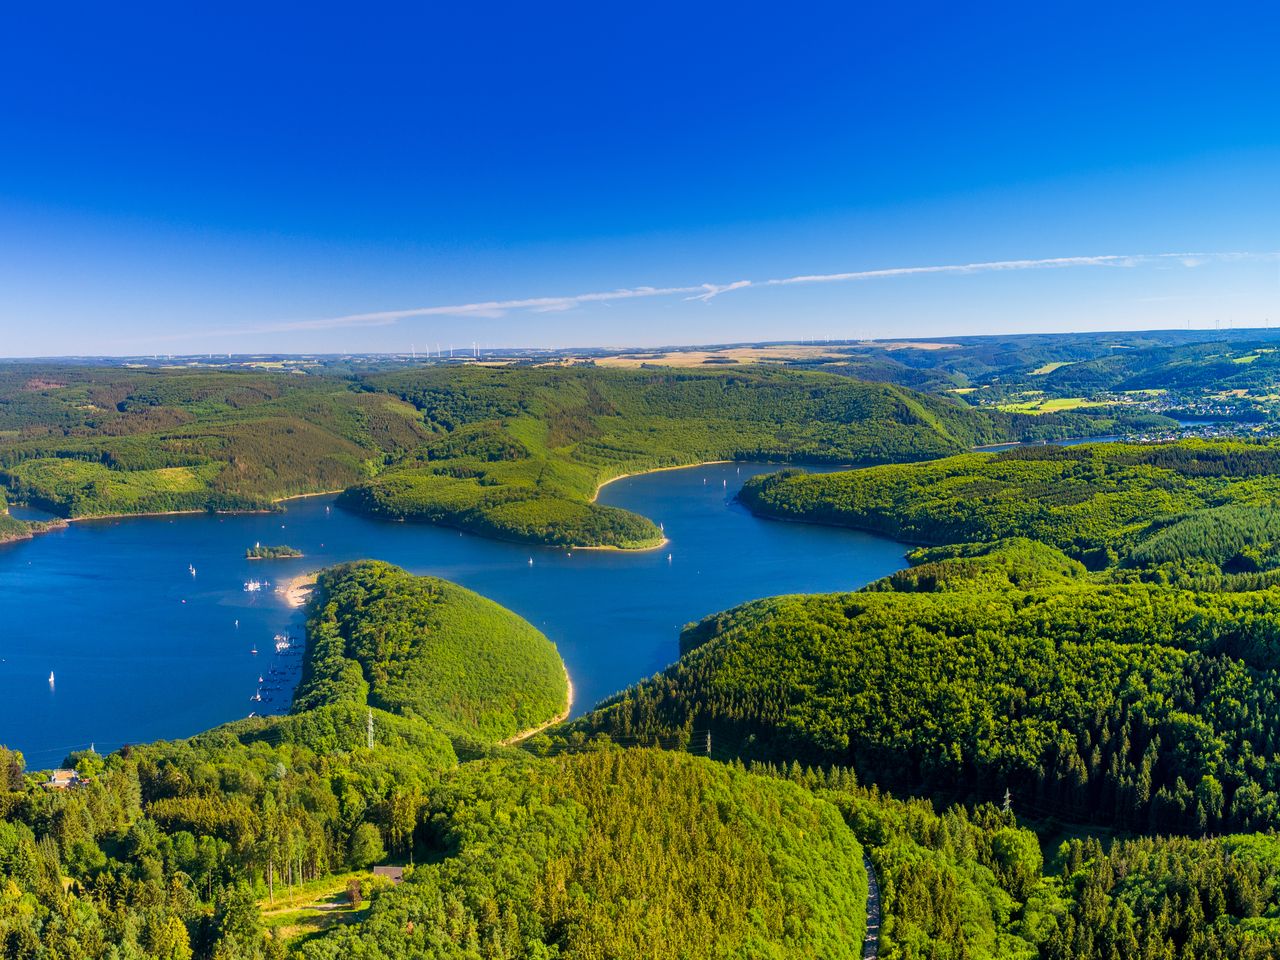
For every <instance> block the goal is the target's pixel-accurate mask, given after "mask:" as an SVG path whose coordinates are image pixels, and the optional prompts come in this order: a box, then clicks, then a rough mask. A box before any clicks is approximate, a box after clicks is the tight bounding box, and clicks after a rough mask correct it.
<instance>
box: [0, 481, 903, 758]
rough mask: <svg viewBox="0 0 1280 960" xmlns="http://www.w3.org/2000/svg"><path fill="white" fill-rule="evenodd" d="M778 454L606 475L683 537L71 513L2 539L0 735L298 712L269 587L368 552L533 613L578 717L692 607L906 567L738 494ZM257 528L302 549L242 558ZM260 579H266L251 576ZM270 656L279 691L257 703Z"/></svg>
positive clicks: (38, 743) (304, 504)
mask: <svg viewBox="0 0 1280 960" xmlns="http://www.w3.org/2000/svg"><path fill="white" fill-rule="evenodd" d="M777 469H779V468H778V466H777V465H776V464H773V465H766V464H732V463H729V464H709V465H705V466H700V467H690V468H687V469H681V470H667V471H660V472H656V473H649V474H643V475H640V476H635V477H628V478H624V479H621V480H618V481H615V482H614V483H611V484H608V485H606V486H605V487H604V488H603V489H602V490H601V492H600V502H601V503H604V504H609V505H611V506H618V507H625V508H627V509H629V510H633V511H635V512H637V513H640V514H643V515H645V516H647V517H650V518H651V519H653V520H654V521H655V522H659V523H661V524H662V525H663V527H664V530H665V532H666V535H667V537H668V538H669V540H670V542H669V543H668V544H667V545H666V546H664V547H662V548H661V549H660V550H653V551H647V552H621V551H611V550H574V551H567V550H565V549H563V548H547V547H531V546H528V545H525V544H515V543H505V542H501V541H496V540H488V539H484V538H481V537H475V536H471V535H469V534H460V533H459V532H458V531H456V530H448V529H444V528H441V527H433V526H428V525H425V524H410V523H395V522H389V521H382V520H373V519H369V518H367V517H362V516H359V515H356V514H352V513H349V512H347V511H345V510H341V509H339V508H338V507H336V506H334V502H333V501H334V498H333V497H311V498H305V499H298V500H292V501H289V502H288V503H287V504H286V506H287V510H286V511H285V512H283V513H273V514H241V515H209V514H190V515H181V516H163V517H134V518H126V519H118V520H96V521H84V522H77V523H73V524H71V525H70V526H69V527H67V528H66V529H62V530H55V531H53V532H51V533H48V534H44V535H41V536H39V537H36V538H35V539H34V540H29V541H23V542H20V543H15V544H10V545H8V546H3V547H0V622H2V623H4V624H5V629H4V631H3V632H0V691H3V696H0V744H4V745H7V746H9V747H11V748H14V749H18V750H21V751H23V753H24V754H25V755H26V758H27V765H28V767H30V768H32V769H36V768H44V767H49V766H53V765H56V764H57V763H59V762H60V761H61V760H62V758H63V757H64V756H65V755H66V754H67V753H68V752H70V751H72V750H78V749H84V748H87V747H88V746H89V745H90V744H91V743H92V744H94V745H95V746H96V747H97V749H98V750H99V751H100V752H105V751H107V750H113V749H116V748H118V747H119V746H121V745H122V744H125V743H138V742H143V741H147V740H155V739H162V738H175V737H184V736H190V735H192V734H195V733H198V732H200V731H201V730H205V729H208V728H209V727H213V726H216V725H217V724H219V723H224V722H226V721H229V720H236V719H239V718H241V717H245V716H247V715H248V714H249V713H250V712H251V711H257V712H258V713H281V712H286V711H287V710H288V708H289V691H290V689H291V687H292V684H293V683H294V682H295V680H296V671H297V668H298V665H299V664H300V661H301V658H300V657H298V656H289V655H287V654H285V655H281V656H277V655H276V651H275V644H274V642H273V638H274V637H275V636H276V635H277V634H289V635H291V636H292V638H293V642H294V643H295V645H297V646H300V645H301V643H302V635H303V629H302V613H301V611H300V610H297V609H293V608H290V607H289V606H287V605H286V604H285V602H284V600H283V598H282V597H281V596H280V595H279V594H278V593H277V592H276V590H275V587H276V586H277V585H278V584H281V583H284V582H285V581H287V580H289V579H290V578H292V577H294V576H297V575H299V574H302V573H306V572H309V571H311V570H317V569H319V568H321V567H325V566H328V565H330V564H333V563H337V562H340V561H343V560H356V559H364V558H369V559H377V560H386V561H388V562H390V563H395V564H398V565H400V566H402V567H404V568H406V569H407V570H410V571H412V572H414V573H418V574H430V575H432V576H437V577H443V578H445V579H447V580H452V581H454V582H455V583H459V584H461V585H463V586H465V587H468V588H470V589H472V590H475V591H477V592H478V593H481V594H484V595H485V596H487V597H490V598H491V599H493V600H495V601H497V602H498V603H500V604H502V605H503V606H506V607H509V608H510V609H512V610H514V611H515V612H516V613H518V614H520V615H521V616H523V617H524V618H526V619H527V620H529V621H530V622H531V623H533V624H534V625H535V626H537V627H538V628H539V629H540V630H542V632H543V633H545V634H546V635H547V636H548V637H549V638H550V639H551V640H552V641H553V642H554V643H555V644H556V646H557V647H558V648H559V650H560V654H561V656H562V657H563V658H564V661H565V663H566V665H567V666H568V668H569V673H570V676H571V677H572V678H573V684H574V693H575V699H574V708H573V709H574V714H575V715H577V714H581V713H583V712H584V711H586V710H588V709H590V708H591V706H592V705H594V704H595V703H596V702H597V701H599V700H600V699H602V698H603V697H606V696H608V695H610V694H612V693H614V692H616V691H618V690H621V689H622V688H624V687H626V686H629V685H630V684H632V683H634V682H635V681H637V680H639V679H641V678H643V677H646V676H649V675H650V674H652V673H655V672H657V671H658V670H661V669H662V668H663V667H665V666H667V665H668V664H670V663H671V662H673V661H674V660H675V659H676V658H677V657H678V655H679V646H678V638H679V632H680V629H681V627H682V626H683V625H684V624H686V623H688V622H690V621H693V620H697V619H700V618H701V617H704V616H706V615H708V614H711V613H715V612H717V611H720V610H724V609H726V608H727V607H731V606H734V605H735V604H738V603H742V602H744V601H746V600H752V599H756V598H758V597H766V596H773V595H775V594H783V593H812V592H826V591H835V590H853V589H856V588H858V587H861V586H863V585H864V584H867V583H870V582H871V581H873V580H876V579H879V578H880V577H883V576H886V575H887V574H889V573H892V572H893V571H895V570H898V569H901V568H902V567H903V566H905V560H904V559H903V554H904V551H905V549H906V548H905V547H904V546H903V545H901V544H898V543H895V542H893V541H890V540H885V539H883V538H880V537H875V536H872V535H870V534H865V533H860V532H857V531H852V530H841V529H836V528H826V527H819V526H812V525H808V524H795V523H779V522H775V521H768V520H760V519H757V518H755V517H753V516H752V515H751V514H750V513H748V512H747V511H746V510H745V509H744V508H743V507H741V506H740V505H738V504H737V503H736V502H734V500H733V497H734V496H735V494H736V493H737V491H738V489H739V487H740V486H741V485H742V482H743V481H744V480H746V479H747V478H748V477H750V476H753V475H755V474H758V473H764V472H768V471H772V470H777ZM17 512H18V511H16V510H15V513H17ZM255 543H262V544H264V545H267V544H288V545H289V546H293V547H296V548H298V549H300V550H301V551H302V552H303V553H304V554H305V556H304V557H303V558H302V559H293V560H263V561H253V560H247V559H246V558H245V555H244V554H245V550H246V549H247V548H249V547H252V546H253V545H254V544H255ZM530 560H532V561H533V562H532V563H530ZM193 568H194V573H193V572H192V569H193ZM253 580H258V581H267V585H266V586H264V587H263V589H260V590H253V591H247V590H246V589H245V584H246V583H247V582H249V581H253ZM254 650H256V651H257V653H256V654H255V653H254V652H253V651H254ZM273 668H274V669H275V670H277V671H279V673H278V674H277V676H279V677H281V678H282V679H281V681H280V683H279V684H278V685H279V687H280V689H278V690H276V691H275V692H273V693H270V694H264V696H265V695H270V696H271V697H272V699H271V700H270V701H262V702H251V700H250V697H252V696H253V695H254V694H255V692H256V691H257V690H258V689H259V688H260V686H262V685H260V684H259V683H258V678H259V677H264V678H267V683H266V685H267V686H272V685H273V684H272V682H271V679H270V678H271V676H272V674H271V671H272V669H273ZM51 673H52V675H53V681H52V682H50V674H51Z"/></svg>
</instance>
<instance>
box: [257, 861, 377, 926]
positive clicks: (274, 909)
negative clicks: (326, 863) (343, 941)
mask: <svg viewBox="0 0 1280 960" xmlns="http://www.w3.org/2000/svg"><path fill="white" fill-rule="evenodd" d="M371 877H372V874H370V873H368V872H367V871H356V872H353V873H343V874H338V875H335V876H332V877H324V878H323V879H320V880H313V881H312V882H310V883H305V884H302V885H301V886H297V887H291V888H286V889H285V890H283V891H282V892H279V893H277V895H276V897H275V899H274V900H272V899H270V898H263V899H262V900H260V901H258V906H259V908H260V909H261V910H262V920H263V923H264V924H265V925H266V927H267V929H269V930H274V931H276V932H278V933H279V934H280V936H282V937H284V938H285V939H286V940H293V939H296V938H298V937H303V936H313V935H315V934H317V933H321V932H323V931H325V930H328V929H329V928H330V927H335V926H338V925H340V924H347V923H358V922H359V921H361V920H363V919H364V917H365V915H366V914H367V913H368V912H369V902H370V901H368V900H365V901H363V902H362V903H361V905H360V906H359V907H354V908H353V907H352V906H351V904H350V903H349V902H348V900H347V884H348V883H349V882H350V881H352V880H361V881H365V882H366V883H367V881H369V880H370V878H371Z"/></svg>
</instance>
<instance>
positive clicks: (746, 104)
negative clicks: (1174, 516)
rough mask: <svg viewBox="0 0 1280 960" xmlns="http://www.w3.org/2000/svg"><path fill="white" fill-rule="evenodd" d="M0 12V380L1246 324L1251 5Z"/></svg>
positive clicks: (1256, 57) (1274, 302)
mask: <svg viewBox="0 0 1280 960" xmlns="http://www.w3.org/2000/svg"><path fill="white" fill-rule="evenodd" d="M30 6H31V7H32V9H29V10H24V11H22V12H17V11H14V10H8V11H6V12H5V13H3V14H0V355H9V356H18V355H50V354H68V353H82V354H97V353H110V354H134V353H153V352H165V353H186V352H204V351H221V352H226V351H235V352H256V351H297V352H303V351H348V350H395V351H398V350H407V349H409V347H410V344H413V345H415V346H416V347H417V348H418V349H419V350H421V349H424V348H434V346H435V345H436V344H437V343H438V344H442V345H444V346H446V347H447V346H448V345H449V344H450V343H453V344H457V345H462V344H470V343H471V342H472V341H478V342H480V343H482V344H492V345H530V346H564V345H591V344H602V345H632V344H636V345H643V344H659V343H691V342H718V341H740V340H756V339H791V338H798V337H834V338H846V337H850V338H851V337H858V336H948V335H956V334H962V333H996V332H1008V331H1021V330H1090V329H1117V328H1139V327H1185V326H1188V325H1191V326H1201V327H1212V326H1215V325H1217V324H1221V325H1222V326H1223V327H1226V326H1228V325H1235V326H1246V325H1262V324H1263V323H1265V322H1268V321H1280V261H1278V260H1277V257H1276V252H1277V251H1280V236H1278V235H1277V234H1278V232H1280V218H1278V217H1277V212H1278V211H1280V176H1278V175H1277V174H1280V110H1277V107H1276V104H1277V103H1280V71H1278V70H1276V69H1275V50H1274V46H1275V38H1276V36H1277V35H1278V30H1277V28H1278V27H1280V13H1277V12H1274V8H1273V7H1271V5H1266V4H1257V3H1238V4H1237V3H1226V4H1216V5H1212V6H1210V5H1199V4H1198V5H1194V6H1193V5H1190V4H1168V3H1166V4H1161V5H1155V4H1151V5H1142V4H1138V5H1114V4H1112V5H1103V4H1096V5H1095V4H1075V5H1071V6H1069V7H1067V6H1062V5H1048V4H1042V5H1034V4H1016V5H1015V4H1009V5H1001V4H982V5H942V4H911V3H901V4H892V5H890V4H883V5H870V4H863V5H849V4H846V5H840V6H836V5H830V6H808V7H797V8H792V7H783V6H781V5H776V4H774V5H768V6H766V5H759V6H753V5H742V4H736V5H733V6H727V5H726V6H723V7H716V6H712V5H701V6H698V8H697V9H693V7H694V6H695V5H690V4H683V5H670V6H667V5H662V4H644V5H639V4H637V5H633V6H628V7H620V6H618V5H609V4H593V5H581V6H567V5H563V6H556V5H532V4H520V5H515V4H512V5H509V6H508V5H498V4H490V5H479V4H466V5H464V4H452V5H448V7H451V8H463V7H466V8H468V9H467V10H462V9H446V5H443V4H440V5H426V4H417V5H412V6H404V7H400V8H397V7H393V6H388V5H382V6H379V7H378V8H377V9H373V8H372V7H370V9H367V10H366V9H364V8H357V7H356V6H351V5H343V6H329V7H326V6H325V5H322V4H320V5H317V4H310V5H306V6H302V5H299V6H296V7H293V8H287V7H285V6H284V5H280V6H278V7H277V8H276V9H275V11H274V12H265V11H264V10H263V9H261V7H265V6H266V5H244V6H237V5H234V4H219V5H204V6H203V7H202V8H201V9H194V7H195V5H178V4H169V5H155V6H153V7H150V8H145V7H143V6H141V5H138V6H131V7H130V9H129V10H125V8H124V7H119V6H116V7H103V6H101V5H98V6H96V7H89V6H85V7H84V8H83V9H78V10H77V9H75V5H56V6H55V5H30ZM40 6H43V7H45V8H47V9H46V10H39V9H35V8H36V7H40ZM182 6H185V7H191V8H192V9H187V10H178V9H177V8H179V7H182ZM979 11H980V12H979ZM1169 254H1176V255H1178V256H1166V255H1169ZM1184 254H1195V255H1196V256H1182V255H1184ZM1097 258H1106V259H1097ZM1046 260H1052V261H1061V262H1060V263H1059V264H1058V265H1047V264H1043V263H1039V261H1046ZM990 263H999V264H1003V265H1004V266H1003V267H1002V268H1001V269H993V268H986V267H980V268H973V269H967V270H953V269H948V270H940V271H933V272H910V271H906V272H903V268H915V267H939V266H940V267H958V266H962V265H973V264H990ZM879 271H890V272H889V273H888V274H877V275H873V276H864V275H865V274H867V273H870V272H879ZM844 274H855V275H857V276H854V277H851V278H845V279H840V280H826V281H823V282H805V283H773V284H770V283H768V281H770V280H775V281H776V280H785V279H789V278H795V277H812V276H824V277H826V276H830V275H844ZM742 281H750V285H749V286H742V287H739V288H738V289H733V290H728V291H724V292H719V293H717V294H716V295H714V296H710V297H707V296H703V294H705V293H709V292H714V291H715V290H717V289H718V288H719V287H720V286H727V285H730V284H734V283H740V282H742ZM706 284H710V285H712V287H711V288H707V287H704V285H706ZM643 288H654V289H655V290H658V291H669V292H665V293H649V292H645V291H644V290H643ZM618 291H627V292H628V293H627V294H626V295H623V296H611V297H597V298H588V299H582V298H583V296H584V295H593V294H609V293H613V292H618Z"/></svg>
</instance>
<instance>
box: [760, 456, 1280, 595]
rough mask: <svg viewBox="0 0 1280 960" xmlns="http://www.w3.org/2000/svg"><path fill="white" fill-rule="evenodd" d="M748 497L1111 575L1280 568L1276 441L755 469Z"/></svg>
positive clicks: (1243, 573)
mask: <svg viewBox="0 0 1280 960" xmlns="http://www.w3.org/2000/svg"><path fill="white" fill-rule="evenodd" d="M740 499H741V500H742V502H743V503H744V504H746V505H747V506H748V507H749V508H750V509H751V510H753V511H754V512H756V513H758V514H760V515H762V516H767V517H775V518H779V519H790V520H805V521H810V522H816V523H828V524H837V525H843V526H851V527H857V528H859V529H863V530H869V531H871V532H874V533H880V534H884V535H886V536H890V537H893V538H895V539H899V540H906V541H908V542H914V543H922V544H954V543H967V542H992V541H996V540H1001V539H1004V538H1008V537H1027V538H1030V539H1033V540H1037V541H1039V542H1041V543H1045V544H1049V545H1051V546H1054V547H1057V548H1059V549H1060V550H1062V551H1063V552H1064V553H1066V554H1067V555H1068V556H1070V557H1072V558H1073V559H1076V560H1079V561H1081V562H1082V563H1084V564H1085V565H1086V566H1087V567H1089V568H1090V569H1093V570H1103V569H1106V570H1111V571H1112V572H1113V574H1114V575H1115V576H1116V577H1119V578H1123V577H1124V576H1126V575H1127V576H1136V575H1137V573H1136V571H1142V575H1143V576H1144V577H1146V578H1148V579H1154V578H1158V579H1161V580H1162V581H1164V582H1179V583H1196V582H1198V581H1199V580H1203V579H1205V578H1208V577H1216V578H1217V582H1216V583H1215V585H1216V586H1219V587H1221V586H1222V585H1223V584H1225V583H1229V582H1231V579H1232V577H1233V576H1234V577H1235V581H1236V582H1237V583H1238V584H1240V585H1243V586H1247V587H1257V586H1258V585H1260V584H1261V583H1263V582H1270V579H1271V578H1269V577H1267V576H1266V574H1267V573H1268V572H1270V571H1271V570H1273V569H1274V568H1275V566H1276V565H1277V561H1276V556H1277V554H1276V551H1275V550H1273V549H1272V544H1273V543H1275V542H1276V536H1277V532H1280V445H1277V444H1272V443H1251V442H1245V441H1212V442H1209V441H1199V440H1187V441H1182V442H1179V443H1169V444H1122V443H1108V444H1083V445H1080V446H1071V447H1058V446H1026V447H1015V448H1013V449H1010V450H1005V451H1003V452H1000V453H969V454H963V455H961V456H956V457H947V458H944V459H941V460H935V461H932V462H930V463H924V464H913V465H906V466H884V467H876V468H873V469H869V470H850V471H843V472H838V473H828V474H812V475H806V474H800V473H797V472H794V471H792V472H787V471H783V472H779V473H776V474H770V475H768V476H761V477H756V478H753V479H752V480H751V481H749V482H748V483H747V484H746V485H745V486H744V488H743V490H742V492H741V494H740Z"/></svg>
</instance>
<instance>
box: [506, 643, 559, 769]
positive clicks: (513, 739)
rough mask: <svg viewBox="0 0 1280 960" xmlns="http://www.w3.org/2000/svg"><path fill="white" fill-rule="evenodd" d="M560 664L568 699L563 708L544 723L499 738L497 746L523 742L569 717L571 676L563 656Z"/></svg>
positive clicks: (510, 745) (511, 745) (512, 745)
mask: <svg viewBox="0 0 1280 960" xmlns="http://www.w3.org/2000/svg"><path fill="white" fill-rule="evenodd" d="M560 666H561V668H563V670H564V682H565V684H566V686H567V687H568V699H567V702H566V703H565V708H564V710H562V711H561V712H560V713H558V714H556V715H555V716H554V717H552V718H551V719H550V720H548V721H547V722H546V723H540V724H538V725H537V726H536V727H530V728H529V729H528V730H521V731H520V732H519V733H513V734H512V735H511V736H509V737H507V738H506V739H505V740H499V741H498V746H500V747H514V746H515V745H516V744H518V743H523V742H524V741H525V740H528V739H530V738H531V737H536V736H537V735H538V734H540V733H542V731H544V730H549V729H551V728H552V727H554V726H557V725H559V724H561V723H564V722H565V721H566V720H568V719H569V714H571V713H572V712H573V678H572V677H570V676H569V668H568V666H566V665H565V662H564V659H563V658H561V660H560Z"/></svg>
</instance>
